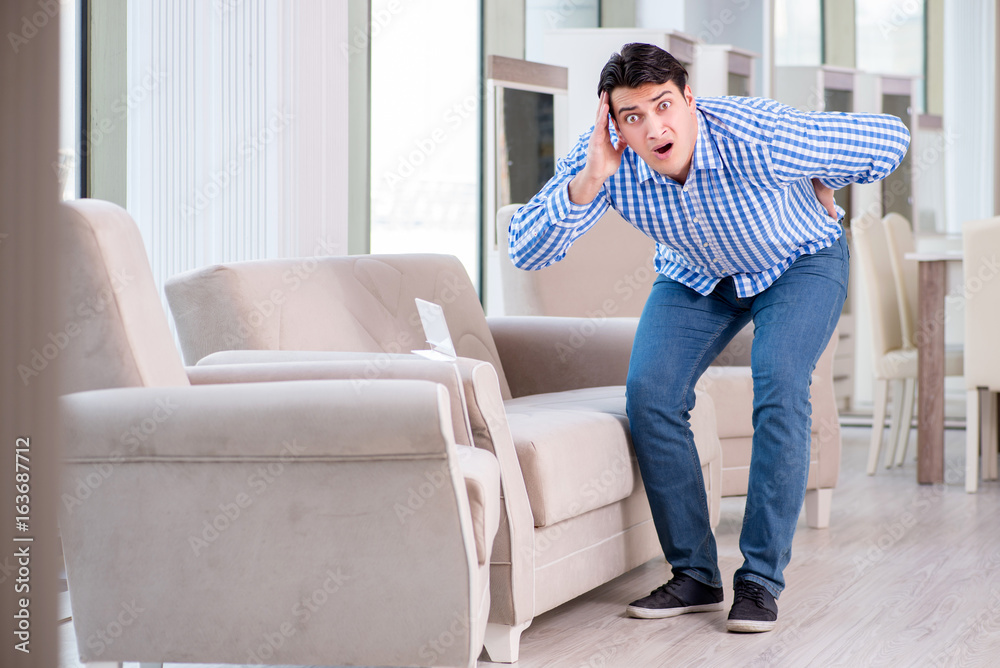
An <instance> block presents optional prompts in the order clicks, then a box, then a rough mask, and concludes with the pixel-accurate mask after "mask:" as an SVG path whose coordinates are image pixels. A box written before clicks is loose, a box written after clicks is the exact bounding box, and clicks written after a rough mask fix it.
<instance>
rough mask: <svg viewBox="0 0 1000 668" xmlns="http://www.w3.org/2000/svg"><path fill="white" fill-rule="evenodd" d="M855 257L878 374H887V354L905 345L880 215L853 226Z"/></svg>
mask: <svg viewBox="0 0 1000 668" xmlns="http://www.w3.org/2000/svg"><path fill="white" fill-rule="evenodd" d="M851 237H852V241H853V245H854V258H855V263H856V266H857V267H858V269H860V272H861V281H862V284H863V286H864V290H865V293H866V295H867V297H868V299H867V301H868V314H869V317H870V319H871V332H872V353H873V354H874V360H873V362H874V367H875V371H876V374H878V375H879V376H880V377H884V371H883V368H884V367H883V357H884V356H885V354H886V353H888V352H890V351H892V350H898V349H900V348H902V347H903V332H902V328H901V327H900V322H899V303H898V301H897V298H896V279H895V277H894V276H893V272H892V265H891V264H890V262H889V244H888V241H887V240H886V235H885V228H884V227H883V226H882V221H881V220H879V218H878V217H876V216H874V215H872V214H870V213H868V214H865V215H864V216H862V217H861V218H860V219H857V220H856V221H855V222H854V223H853V224H852V225H851Z"/></svg>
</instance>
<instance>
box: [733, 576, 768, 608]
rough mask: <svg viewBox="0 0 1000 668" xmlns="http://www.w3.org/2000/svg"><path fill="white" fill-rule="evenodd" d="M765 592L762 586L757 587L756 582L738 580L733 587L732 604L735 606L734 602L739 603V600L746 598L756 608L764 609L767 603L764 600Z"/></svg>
mask: <svg viewBox="0 0 1000 668" xmlns="http://www.w3.org/2000/svg"><path fill="white" fill-rule="evenodd" d="M766 591H767V590H766V589H764V587H763V585H759V584H757V583H756V582H752V581H750V580H740V581H739V582H737V583H736V585H735V586H734V587H733V604H734V605H735V604H736V601H739V600H740V599H741V598H747V599H750V600H751V601H753V602H754V603H756V604H757V607H759V608H766V607H767V603H766V599H765V598H764V593H765V592H766Z"/></svg>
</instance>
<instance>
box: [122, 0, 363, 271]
mask: <svg viewBox="0 0 1000 668" xmlns="http://www.w3.org/2000/svg"><path fill="white" fill-rule="evenodd" d="M348 38H349V35H348V19H347V3H346V2H327V1H326V0H267V1H265V0H211V1H206V0H171V1H170V2H153V1H151V0H130V1H129V3H128V82H127V91H128V92H127V95H126V97H125V99H123V100H121V101H120V102H121V105H123V106H124V107H125V108H126V109H127V115H128V190H127V192H128V195H127V197H128V209H129V212H130V213H131V214H132V216H133V217H134V218H135V219H136V221H137V222H138V224H139V227H140V229H141V230H142V234H143V238H144V240H145V242H146V247H147V250H148V252H149V254H150V258H151V261H152V266H153V274H154V277H155V278H156V281H157V285H159V286H160V287H161V289H162V286H163V282H164V281H165V280H166V279H167V278H168V277H170V276H172V275H174V274H176V273H179V272H182V271H185V270H189V269H193V268H196V267H201V266H204V265H207V264H211V263H217V262H233V261H238V260H247V259H258V258H275V257H295V256H306V255H342V254H347V174H348V171H347V170H348V157H347V154H348V151H347V136H348V135H347V103H346V99H347V84H348V82H347V77H348V51H349V49H350V48H352V47H351V45H350V44H349V42H348Z"/></svg>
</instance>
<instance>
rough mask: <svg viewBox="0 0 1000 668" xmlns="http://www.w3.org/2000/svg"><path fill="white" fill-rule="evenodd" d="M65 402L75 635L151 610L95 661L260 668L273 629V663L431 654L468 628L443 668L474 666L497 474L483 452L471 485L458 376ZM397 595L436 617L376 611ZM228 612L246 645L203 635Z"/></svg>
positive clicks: (86, 656) (108, 394)
mask: <svg viewBox="0 0 1000 668" xmlns="http://www.w3.org/2000/svg"><path fill="white" fill-rule="evenodd" d="M61 409H62V413H63V418H64V419H63V424H64V442H65V444H66V448H65V449H66V451H67V453H68V454H69V455H70V457H69V460H70V461H69V463H68V465H67V466H66V467H64V477H63V481H62V490H63V494H62V498H63V504H61V505H62V512H61V518H60V534H61V537H62V539H63V545H64V551H65V555H66V568H67V574H68V577H69V581H70V586H71V587H73V618H74V625H75V628H76V633H77V634H78V636H79V637H81V638H87V637H91V636H93V637H97V634H99V633H101V632H102V631H101V630H102V629H104V628H106V626H107V623H108V620H109V619H115V617H116V616H117V615H118V614H120V611H121V606H122V602H123V601H125V602H129V601H131V602H133V603H132V604H133V605H135V606H137V608H138V609H140V611H141V613H142V614H141V615H140V616H138V617H137V618H135V619H134V623H133V624H130V625H129V628H127V629H125V632H123V633H122V634H120V635H118V636H115V642H114V644H113V645H111V644H110V643H108V645H107V647H104V646H103V645H102V646H101V647H100V649H97V648H96V646H95V645H94V644H92V643H91V644H89V645H87V646H84V644H83V643H81V647H80V650H81V660H82V662H84V663H86V662H89V661H97V660H98V659H100V660H101V661H123V660H128V661H132V660H147V661H148V660H158V661H164V662H170V663H174V662H183V661H191V660H192V657H196V658H197V659H198V660H202V661H206V662H209V663H213V664H214V663H222V664H231V663H241V664H242V663H246V662H247V661H248V657H249V659H250V662H251V663H258V662H259V660H258V659H257V654H255V653H254V652H255V651H256V650H257V648H259V647H261V646H262V645H261V643H262V642H265V641H266V642H269V643H272V644H270V646H269V648H268V650H269V652H270V651H271V650H273V657H274V660H273V661H272V662H273V663H278V662H280V663H282V664H287V665H313V664H315V663H317V662H320V660H321V659H323V660H324V662H327V663H331V664H337V665H341V664H350V663H356V662H358V657H359V656H360V657H364V658H365V659H366V662H370V663H371V664H372V665H398V664H406V665H420V664H421V663H425V662H426V652H425V650H423V649H422V648H423V647H426V643H427V642H428V639H433V638H436V637H438V636H439V634H441V633H442V630H448V629H451V631H450V632H451V633H452V635H453V636H454V642H453V643H451V644H450V645H449V647H447V648H445V649H443V650H441V652H440V653H439V654H437V655H436V663H440V664H441V665H472V664H474V663H475V657H476V656H477V655H478V653H479V645H477V642H481V641H479V640H478V639H481V638H482V635H481V633H482V632H481V630H480V629H481V626H482V623H481V621H480V620H479V617H478V606H479V605H480V604H479V602H478V601H479V599H478V597H477V596H478V592H479V591H480V588H481V586H482V585H481V579H480V570H481V569H480V567H479V565H478V564H477V563H476V558H477V552H478V549H477V548H478V545H479V543H482V544H483V546H484V548H486V547H488V540H489V536H487V535H482V536H479V535H475V529H474V526H475V523H476V519H475V518H472V517H471V516H470V510H469V508H467V507H466V504H465V503H464V498H465V497H466V491H465V490H466V487H467V485H468V484H469V483H467V482H466V481H467V480H469V479H470V478H471V479H472V480H473V481H474V483H475V484H476V485H479V486H481V487H483V490H484V499H485V501H490V500H491V499H489V498H486V495H489V494H490V488H491V487H490V485H491V482H490V478H491V475H490V473H491V471H490V464H489V462H488V461H485V460H483V459H482V457H480V458H479V461H477V462H472V463H471V464H470V465H469V466H468V467H467V468H468V469H469V470H470V471H471V475H467V476H466V478H465V479H464V480H463V477H462V473H463V471H462V470H461V468H462V467H461V460H462V455H460V454H459V453H458V448H456V446H455V445H454V442H453V440H452V435H451V418H450V416H449V415H448V410H449V400H448V398H447V397H446V396H445V389H444V388H443V387H441V386H440V385H437V384H435V383H432V382H428V381H410V380H380V381H378V382H373V383H370V384H368V385H365V386H362V387H360V388H358V387H355V386H354V385H352V383H350V382H348V381H292V382H283V383H281V384H277V383H250V384H245V385H212V386H200V387H188V386H182V387H151V388H121V389H113V390H97V391H90V392H81V393H77V394H72V395H67V396H66V397H64V398H63V399H62V405H61ZM127 436H128V437H131V438H132V440H131V442H127V441H126V437H127ZM477 454H478V455H487V453H485V452H481V453H477ZM456 462H458V465H456ZM112 464H114V465H112ZM91 481H93V482H91ZM495 486H496V483H495V482H494V483H493V487H492V488H493V489H495ZM81 490H82V492H81ZM67 499H70V501H69V502H68V501H67ZM490 517H491V516H490V513H489V509H488V508H484V509H483V510H482V512H481V518H482V519H481V522H480V523H481V524H482V525H483V528H484V529H485V530H487V531H488V530H489V528H490V527H491V520H490ZM387 600H391V601H393V602H394V604H397V603H398V605H399V606H400V607H401V608H404V609H407V610H410V609H412V610H420V614H419V615H409V616H402V617H400V619H399V620H398V623H394V624H391V625H385V624H378V623H373V620H379V619H384V617H385V609H384V606H385V601H387ZM290 611H304V612H308V615H306V614H300V613H299V612H295V614H294V618H293V617H292V613H291V612H290ZM404 617H405V618H404ZM307 619H308V620H309V623H308V624H306V623H305V621H306V620H307ZM456 620H457V621H456ZM288 622H295V623H296V625H295V627H294V633H295V642H285V638H287V637H289V636H290V635H291V633H292V631H288V630H285V629H286V628H287V629H291V628H292V627H291V626H290V625H289V623H288ZM227 623H230V624H231V625H232V629H231V633H230V637H229V642H226V643H219V642H218V637H217V635H216V634H214V633H210V632H204V629H214V628H219V627H220V625H225V624H227ZM279 630H280V633H279ZM282 634H283V635H282ZM271 637H277V638H278V639H279V640H280V643H275V642H274V641H270V640H267V639H268V638H271ZM95 649H97V651H96V654H95ZM263 656H265V657H266V656H272V654H267V655H263Z"/></svg>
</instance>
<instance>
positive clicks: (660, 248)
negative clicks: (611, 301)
mask: <svg viewBox="0 0 1000 668" xmlns="http://www.w3.org/2000/svg"><path fill="white" fill-rule="evenodd" d="M599 95H600V103H599V105H598V110H597V121H596V123H595V125H594V128H593V129H592V130H591V131H590V132H588V133H586V134H584V135H583V136H582V137H581V138H580V141H579V142H578V143H577V145H576V147H575V148H574V149H573V150H572V151H571V152H570V154H569V155H568V156H567V157H566V158H565V159H563V160H562V161H560V163H559V165H558V168H557V171H556V175H555V176H554V177H553V178H552V180H550V181H549V183H548V184H547V185H546V186H545V187H544V188H543V189H542V191H541V192H539V193H538V194H537V195H536V196H535V197H533V198H532V200H531V201H530V202H529V203H528V204H527V205H525V206H524V207H523V208H522V209H521V210H520V211H518V213H517V214H516V215H515V216H514V218H513V220H512V221H511V226H510V235H509V237H510V248H509V251H510V255H511V258H512V259H513V261H514V263H515V264H516V265H517V266H519V267H521V268H523V269H540V268H542V267H545V266H547V265H550V264H552V263H553V262H557V261H559V260H560V259H562V258H563V257H564V255H565V254H566V250H567V249H568V248H569V247H570V245H571V244H572V243H573V241H574V240H576V239H577V238H578V237H579V236H580V235H582V234H583V233H584V232H586V231H587V230H588V229H589V228H590V227H591V226H592V225H593V224H594V223H595V222H596V221H597V220H598V219H599V218H600V217H601V215H602V214H603V213H604V212H605V210H607V208H608V207H609V206H611V207H614V208H615V209H616V210H617V211H618V212H619V213H620V214H621V215H622V217H623V218H625V220H627V221H629V222H630V223H631V224H632V225H634V226H635V227H637V228H638V229H640V230H641V231H643V232H644V233H646V234H647V235H649V236H650V237H652V238H653V239H655V240H656V242H657V254H656V271H657V272H658V273H659V274H660V275H659V276H658V277H657V279H656V282H655V283H654V284H653V288H652V291H651V293H650V296H649V299H648V301H647V302H646V306H645V309H644V310H643V313H642V317H641V318H640V320H639V326H638V330H637V331H636V335H635V343H634V345H633V349H632V358H631V361H630V363H629V371H628V381H627V388H626V395H627V400H626V403H627V411H628V416H629V423H630V427H631V432H632V443H633V446H634V448H635V453H636V457H637V459H638V462H639V468H640V471H641V473H642V478H643V482H644V484H645V488H646V494H647V496H648V497H649V504H650V508H651V510H652V514H653V521H654V523H655V526H656V530H657V533H658V535H659V538H660V543H661V545H662V546H663V552H664V555H665V556H666V558H667V560H668V561H669V562H670V564H671V567H672V569H673V577H672V578H671V580H670V581H669V582H668V583H666V584H665V585H663V586H662V587H660V588H658V589H656V590H654V591H653V592H652V594H650V595H649V596H647V597H645V598H642V599H639V600H637V601H635V602H633V603H632V604H631V605H629V606H628V608H627V611H628V614H630V615H632V616H634V617H642V618H663V617H672V616H675V615H679V614H684V613H687V612H705V611H710V610H722V609H723V589H722V580H721V575H720V573H719V568H718V563H717V562H718V558H717V552H716V544H715V537H714V536H713V534H712V531H711V527H710V526H709V515H708V507H707V503H706V499H705V487H704V482H703V480H702V475H701V467H700V465H699V461H698V453H697V451H696V449H695V445H694V441H693V438H692V435H691V430H690V428H689V424H688V417H689V412H690V410H691V408H692V407H693V406H694V399H695V393H694V387H695V383H696V382H697V381H698V379H699V377H700V376H701V375H702V373H704V371H705V369H706V368H707V367H708V365H709V363H710V362H711V361H712V360H713V359H715V357H716V356H717V355H718V354H719V353H720V352H721V351H722V349H723V348H725V346H726V344H727V343H728V342H729V341H730V340H731V339H732V337H733V336H734V335H735V334H736V333H737V332H739V330H741V329H742V328H743V327H744V326H745V325H746V324H747V323H748V322H750V321H753V323H754V326H755V329H754V342H753V348H752V351H751V367H752V373H753V386H754V407H753V421H754V434H753V457H752V459H751V462H750V480H749V486H748V490H747V502H746V513H745V516H744V521H743V528H742V532H741V534H740V550H741V551H742V553H743V556H744V563H743V566H742V567H741V568H740V569H739V570H737V571H736V574H735V576H734V592H735V597H734V601H733V606H732V609H731V611H730V613H729V620H728V623H727V628H728V629H729V630H730V631H737V632H759V631H770V630H771V629H772V628H774V625H775V622H776V620H777V616H778V608H777V604H776V602H775V599H776V598H777V597H778V596H779V595H780V593H781V590H782V589H783V588H784V585H785V582H784V579H783V577H782V572H783V570H784V568H785V566H786V565H787V564H788V561H789V559H790V557H791V546H792V536H793V534H794V532H795V525H796V523H797V521H798V516H799V510H800V509H801V507H802V503H803V500H804V498H805V491H806V478H807V477H808V472H809V448H810V417H809V414H810V405H809V383H810V379H811V375H812V371H813V369H814V367H815V366H816V362H817V360H818V359H819V356H820V354H821V353H822V352H823V350H824V349H825V348H826V345H827V343H828V341H829V339H830V336H831V334H832V333H833V330H834V327H835V326H836V324H837V320H838V318H839V317H840V312H841V308H842V306H843V303H844V298H845V296H846V293H847V277H848V250H847V244H846V242H845V240H844V238H843V229H842V228H841V225H840V222H839V219H840V218H841V217H842V216H843V215H844V212H843V211H842V210H841V209H839V208H838V207H836V205H835V204H834V200H833V191H834V190H835V189H837V188H842V187H844V186H846V185H847V184H849V183H871V182H873V181H876V180H879V179H883V178H885V177H886V176H887V175H888V174H889V173H891V172H892V171H893V170H894V169H895V168H896V167H897V166H898V165H899V162H900V160H902V158H903V155H904V154H905V153H906V150H907V147H908V145H909V133H908V132H907V130H906V127H905V126H904V125H903V123H902V122H901V121H900V120H899V119H898V118H895V117H893V116H879V115H874V114H842V113H806V112H802V111H798V110H796V109H792V108H790V107H787V106H785V105H782V104H779V103H777V102H775V101H773V100H766V99H760V98H704V99H700V100H695V98H694V95H693V94H692V92H691V88H690V87H689V86H688V85H687V72H686V71H685V69H684V67H683V66H682V65H681V64H680V63H679V62H678V61H677V60H676V59H674V58H673V57H672V56H671V55H670V54H669V53H667V52H666V51H663V50H662V49H660V48H658V47H655V46H652V45H649V44H629V45H626V46H625V47H624V48H623V49H622V50H621V53H620V54H614V55H613V56H612V57H611V59H610V60H609V61H608V63H607V65H605V67H604V70H603V71H602V72H601V80H600V85H599ZM609 113H610V116H611V125H610V126H609V118H608V116H609Z"/></svg>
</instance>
